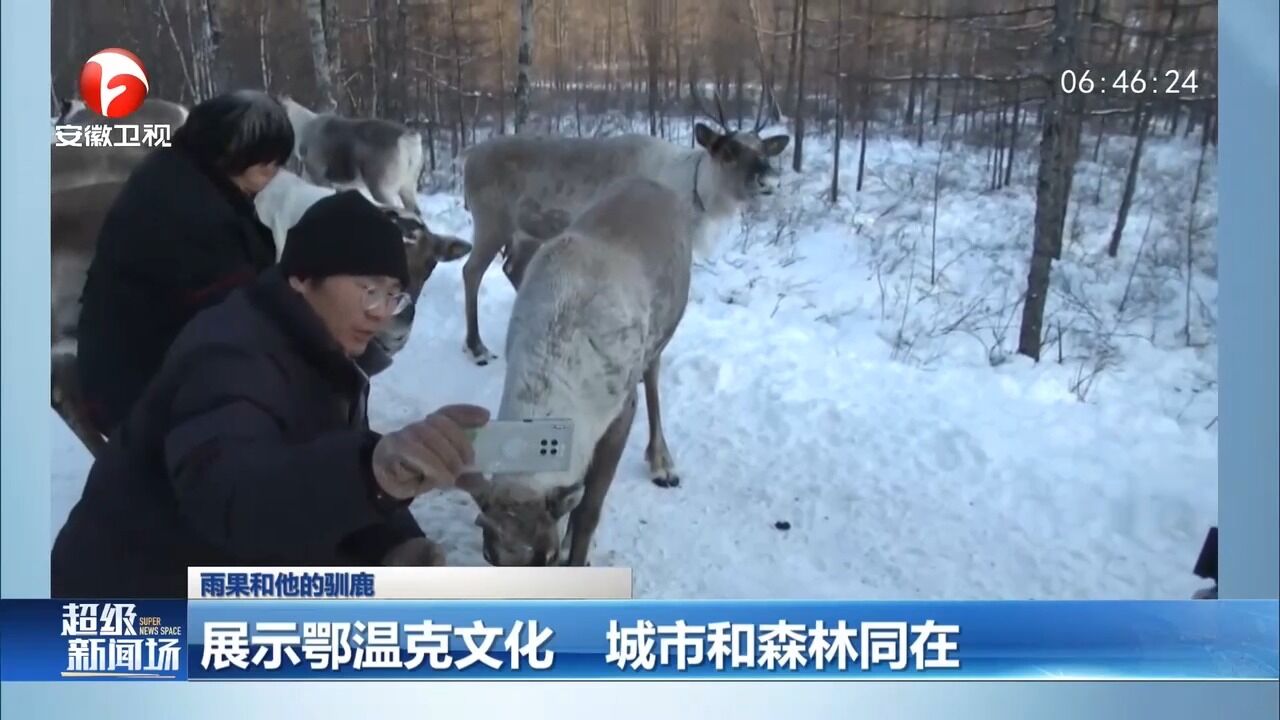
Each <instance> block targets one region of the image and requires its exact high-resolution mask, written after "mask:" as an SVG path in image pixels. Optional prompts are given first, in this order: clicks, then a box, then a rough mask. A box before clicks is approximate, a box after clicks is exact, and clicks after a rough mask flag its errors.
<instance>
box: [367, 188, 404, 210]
mask: <svg viewBox="0 0 1280 720" xmlns="http://www.w3.org/2000/svg"><path fill="white" fill-rule="evenodd" d="M368 187H369V194H370V195H372V196H373V199H374V200H377V201H378V202H379V203H381V204H382V205H385V206H387V207H393V208H402V209H404V208H409V207H413V206H412V205H405V204H404V202H403V201H402V200H401V197H400V193H399V191H398V190H397V191H395V192H392V191H390V190H388V189H387V188H386V187H385V186H384V185H382V184H381V183H369V185H368Z"/></svg>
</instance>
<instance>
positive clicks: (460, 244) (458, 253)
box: [439, 237, 471, 262]
mask: <svg viewBox="0 0 1280 720" xmlns="http://www.w3.org/2000/svg"><path fill="white" fill-rule="evenodd" d="M439 246H440V259H441V260H442V261H444V262H452V261H454V260H457V259H459V258H462V257H466V256H467V254H468V253H470V252H471V243H469V242H467V241H466V240H459V239H458V238H455V237H451V238H442V239H441V241H440V243H439Z"/></svg>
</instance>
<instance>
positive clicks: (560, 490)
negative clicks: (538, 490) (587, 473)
mask: <svg viewBox="0 0 1280 720" xmlns="http://www.w3.org/2000/svg"><path fill="white" fill-rule="evenodd" d="M582 489H583V488H582V486H581V485H562V486H560V487H557V488H552V489H551V492H549V493H547V512H549V513H551V517H553V518H557V519H559V518H562V517H564V516H565V515H567V514H569V511H570V510H573V508H574V507H576V506H577V504H578V503H579V502H580V501H581V500H582Z"/></svg>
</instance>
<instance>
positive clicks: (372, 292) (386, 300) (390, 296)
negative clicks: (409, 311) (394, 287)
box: [361, 285, 412, 315]
mask: <svg viewBox="0 0 1280 720" xmlns="http://www.w3.org/2000/svg"><path fill="white" fill-rule="evenodd" d="M361 287H362V288H363V289H364V309H365V311H366V312H374V311H376V310H378V309H379V308H385V309H388V310H390V311H391V314H392V315H399V314H400V313H402V312H404V311H405V308H407V307H409V303H410V302H411V300H412V298H410V297H409V293H406V292H394V293H393V292H391V291H389V290H383V289H382V288H380V287H378V286H377V285H362V286H361Z"/></svg>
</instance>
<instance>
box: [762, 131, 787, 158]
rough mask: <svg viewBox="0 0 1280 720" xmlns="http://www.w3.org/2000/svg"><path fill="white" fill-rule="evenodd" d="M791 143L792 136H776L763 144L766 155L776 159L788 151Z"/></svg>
mask: <svg viewBox="0 0 1280 720" xmlns="http://www.w3.org/2000/svg"><path fill="white" fill-rule="evenodd" d="M789 142H791V136H790V135H774V136H773V137H771V138H769V139H767V140H765V141H764V143H763V150H764V154H765V155H767V156H769V157H776V156H778V155H781V154H782V151H783V150H786V149H787V143H789Z"/></svg>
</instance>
